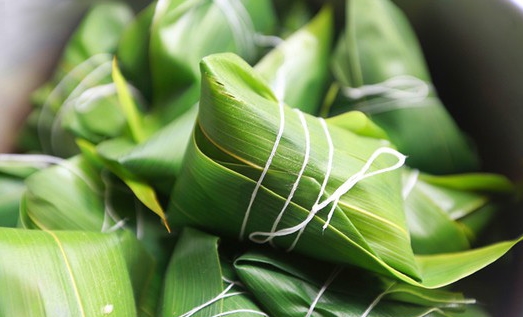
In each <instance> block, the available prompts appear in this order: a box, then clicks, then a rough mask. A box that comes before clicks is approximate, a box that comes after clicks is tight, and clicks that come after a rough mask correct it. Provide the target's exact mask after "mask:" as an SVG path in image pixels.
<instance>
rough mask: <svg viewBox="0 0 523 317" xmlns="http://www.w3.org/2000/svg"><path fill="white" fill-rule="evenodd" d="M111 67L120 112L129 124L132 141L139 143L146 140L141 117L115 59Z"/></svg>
mask: <svg viewBox="0 0 523 317" xmlns="http://www.w3.org/2000/svg"><path fill="white" fill-rule="evenodd" d="M112 65H113V66H112V70H113V71H112V77H113V81H114V84H115V85H116V91H117V95H118V100H119V101H120V106H121V107H122V112H123V113H124V115H125V117H126V119H127V122H128V124H129V130H130V131H131V136H132V138H133V140H134V141H135V142H137V143H141V142H143V141H145V139H146V138H147V134H146V132H145V131H144V128H143V120H142V115H141V114H140V112H139V110H138V107H137V105H136V103H135V102H134V99H133V97H132V95H131V92H130V91H129V87H128V86H127V82H126V81H125V78H124V77H123V76H122V73H121V72H120V68H118V63H117V62H116V58H114V59H113V64H112Z"/></svg>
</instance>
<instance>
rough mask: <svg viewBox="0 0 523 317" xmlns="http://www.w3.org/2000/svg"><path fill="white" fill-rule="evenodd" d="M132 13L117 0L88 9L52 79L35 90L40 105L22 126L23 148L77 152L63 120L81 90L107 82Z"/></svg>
mask: <svg viewBox="0 0 523 317" xmlns="http://www.w3.org/2000/svg"><path fill="white" fill-rule="evenodd" d="M132 15H133V13H132V11H131V9H130V8H129V6H128V5H127V4H124V3H117V2H111V3H100V4H98V5H94V6H93V7H92V8H91V9H90V10H89V11H88V12H87V14H86V15H85V17H84V18H83V19H82V21H81V23H80V25H79V26H78V28H77V29H76V30H75V32H74V34H73V35H72V36H71V38H70V40H69V41H68V43H67V45H66V48H65V50H64V53H63V56H62V57H61V59H60V61H59V66H58V67H57V70H56V71H55V74H54V76H53V79H52V80H51V81H49V82H48V83H46V85H45V86H43V87H42V88H41V89H40V90H39V91H37V93H35V99H34V101H35V104H36V106H37V107H39V108H36V109H35V110H34V115H33V119H32V120H31V121H28V122H27V126H26V128H25V132H24V134H25V136H24V139H25V141H24V142H25V143H26V144H28V145H29V146H31V148H28V149H26V150H35V149H40V148H41V149H42V150H43V152H44V153H47V154H53V155H56V156H61V157H69V156H72V155H75V154H77V153H78V148H76V146H75V143H74V138H73V137H71V135H70V133H69V132H67V131H65V130H64V129H63V127H62V120H63V118H64V117H67V116H68V114H69V112H70V111H71V110H72V109H71V108H72V107H73V105H74V104H75V103H76V99H77V98H78V97H79V96H80V95H81V94H82V93H84V92H85V91H86V90H89V89H90V88H92V87H95V86H99V85H104V84H108V83H110V74H111V67H110V66H111V65H110V61H111V58H112V54H113V52H114V51H115V50H116V46H117V42H118V40H119V38H120V35H121V33H122V32H123V29H124V28H125V26H126V25H127V23H128V22H129V21H130V20H131V19H132ZM31 139H33V141H31ZM35 141H36V142H35ZM35 147H38V148H35Z"/></svg>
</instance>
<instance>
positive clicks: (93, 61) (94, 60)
mask: <svg viewBox="0 0 523 317" xmlns="http://www.w3.org/2000/svg"><path fill="white" fill-rule="evenodd" d="M111 58H112V55H111V54H107V53H101V54H96V55H93V56H91V57H89V58H88V59H86V60H85V61H83V62H81V63H80V64H78V65H76V66H75V67H74V68H73V69H72V70H71V71H70V72H69V73H67V74H66V75H65V76H64V77H63V78H62V79H61V80H60V81H59V82H58V84H57V85H56V86H55V87H54V88H53V90H52V91H51V92H50V93H49V95H48V96H47V98H46V100H45V102H44V104H43V105H42V110H41V112H40V115H39V116H38V120H37V123H36V128H37V132H38V137H39V141H40V144H41V145H42V148H43V149H44V151H45V152H49V151H48V150H49V149H46V148H45V147H46V146H47V144H46V141H47V140H46V139H45V138H44V137H43V131H42V128H43V118H44V117H43V114H44V112H45V111H47V110H48V108H49V107H50V106H51V102H53V101H55V100H56V99H57V98H58V97H59V94H60V93H61V92H62V88H63V86H64V85H65V84H67V83H68V82H69V81H70V80H72V79H73V77H75V76H77V73H80V72H82V71H85V70H87V69H89V68H92V66H93V65H97V64H100V65H103V64H104V63H106V62H107V61H110V60H111ZM98 60H100V61H98ZM97 67H98V66H97ZM97 67H95V69H96V68H97ZM71 94H72V92H71Z"/></svg>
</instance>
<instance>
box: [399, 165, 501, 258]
mask: <svg viewBox="0 0 523 317" xmlns="http://www.w3.org/2000/svg"><path fill="white" fill-rule="evenodd" d="M404 188H407V191H406V192H404V197H405V198H406V199H405V208H406V213H407V219H408V223H409V230H410V233H411V238H412V245H413V248H414V250H415V251H416V253H419V254H427V253H448V252H454V251H461V250H466V249H469V248H470V246H471V245H472V243H473V242H474V241H475V239H476V237H477V235H478V234H479V233H480V232H481V229H483V227H484V226H485V225H486V224H487V223H488V222H489V220H490V219H491V218H492V217H493V215H494V214H495V212H496V210H497V209H499V207H500V204H499V200H500V198H502V197H500V195H499V193H500V192H501V191H503V190H508V189H510V188H511V184H510V182H509V181H508V180H507V179H506V178H504V177H503V176H500V175H492V174H479V173H476V174H462V175H448V176H433V175H426V174H419V173H417V171H405V174H404ZM507 193H509V192H507Z"/></svg>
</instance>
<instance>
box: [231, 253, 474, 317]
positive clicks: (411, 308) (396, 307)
mask: <svg viewBox="0 0 523 317" xmlns="http://www.w3.org/2000/svg"><path fill="white" fill-rule="evenodd" d="M235 268H236V270H237V272H238V275H239V277H240V279H241V281H242V282H243V283H244V284H245V286H246V287H247V289H248V290H249V291H251V292H252V293H253V294H254V296H255V297H256V299H257V300H258V301H259V302H260V303H261V305H262V306H263V308H264V309H265V310H267V312H268V313H269V314H270V315H271V316H368V317H371V316H373V317H378V316H402V317H408V316H413V317H414V316H416V317H417V316H426V315H428V314H429V313H433V315H431V316H449V315H447V313H449V312H453V311H460V310H465V308H466V306H467V305H468V304H471V303H474V300H471V299H465V298H464V297H463V295H461V294H459V293H453V292H449V291H444V290H426V289H423V288H419V287H413V286H410V285H407V284H404V283H398V282H394V281H391V280H388V279H386V278H383V277H380V276H379V275H375V274H372V273H369V272H366V271H362V270H360V269H357V268H354V267H340V266H336V265H332V264H329V263H322V262H317V261H314V260H311V259H307V258H302V257H300V256H297V255H295V254H292V255H291V254H283V253H276V252H270V253H269V252H267V250H265V251H258V252H256V251H255V252H248V253H246V254H243V255H241V256H240V257H239V258H238V259H237V260H236V261H235ZM311 314H312V315H311Z"/></svg>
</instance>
